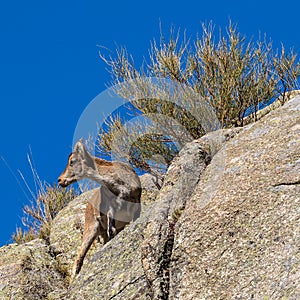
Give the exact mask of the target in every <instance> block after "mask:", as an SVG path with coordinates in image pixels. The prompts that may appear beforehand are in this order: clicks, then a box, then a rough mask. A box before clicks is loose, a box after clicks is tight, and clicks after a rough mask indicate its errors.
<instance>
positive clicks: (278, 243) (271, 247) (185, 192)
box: [0, 96, 300, 300]
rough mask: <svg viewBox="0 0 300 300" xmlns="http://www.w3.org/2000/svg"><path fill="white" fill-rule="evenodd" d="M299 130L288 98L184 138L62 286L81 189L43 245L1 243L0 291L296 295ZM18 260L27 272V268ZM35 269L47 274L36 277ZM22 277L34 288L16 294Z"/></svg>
mask: <svg viewBox="0 0 300 300" xmlns="http://www.w3.org/2000/svg"><path fill="white" fill-rule="evenodd" d="M299 137H300V97H299V96H298V97H296V98H294V99H292V100H290V101H289V102H287V103H286V104H285V105H284V106H283V107H281V108H279V109H277V110H275V111H272V112H270V113H269V114H268V115H266V116H265V117H264V118H262V119H261V120H260V121H258V122H256V123H254V124H250V125H247V126H246V127H244V128H236V129H228V130H220V131H217V132H213V133H210V134H208V135H206V136H204V137H203V138H201V139H199V140H196V141H193V142H191V143H189V144H187V145H186V146H185V147H184V149H182V151H181V152H180V154H179V155H178V157H176V159H175V160H174V161H173V162H172V165H171V166H170V168H169V170H168V172H167V174H166V177H165V180H164V184H163V186H162V188H161V190H160V191H159V192H158V190H155V185H152V183H151V182H152V179H151V178H146V177H145V180H142V184H143V182H144V194H143V198H144V199H145V201H144V203H145V204H144V205H143V213H142V215H141V217H140V218H139V219H138V220H137V221H136V222H134V223H132V224H130V225H129V226H127V227H126V228H125V229H124V230H123V231H122V232H121V233H120V234H118V235H117V236H116V237H115V238H114V239H113V240H112V241H110V242H109V243H107V244H106V245H105V246H103V245H99V244H95V246H94V247H93V249H91V251H90V252H89V254H88V256H87V257H86V259H85V261H84V265H83V268H82V270H81V272H80V274H79V275H78V276H77V277H76V278H75V280H74V281H73V282H72V283H71V284H70V285H69V286H68V287H67V288H66V286H65V284H64V282H67V279H68V276H66V278H65V279H64V278H63V276H64V274H68V272H69V270H70V268H71V265H72V263H73V259H74V257H75V255H76V253H77V250H78V247H79V245H80V239H81V230H82V229H81V228H82V225H83V211H84V201H88V198H89V195H90V194H89V193H92V191H91V192H88V193H86V194H83V195H81V196H80V198H77V199H75V200H74V201H73V202H72V203H70V204H69V206H68V207H66V208H65V209H64V210H62V211H61V212H60V213H59V214H58V216H57V217H56V219H55V221H54V224H53V226H52V230H51V236H50V245H44V244H43V243H42V242H41V241H33V242H31V244H30V243H29V244H25V245H20V246H17V245H9V246H6V247H2V248H1V249H0V251H1V258H2V261H1V262H0V296H2V295H4V296H3V297H2V298H3V299H10V298H9V296H7V295H9V293H11V294H10V295H12V293H16V294H17V293H18V292H19V291H21V292H20V295H21V294H22V295H23V297H24V298H25V299H43V298H47V297H48V299H184V300H186V299H299V298H300V271H299V270H300V210H299V207H300V139H299ZM147 193H148V194H147ZM84 199H85V200H84ZM27 247H29V248H30V247H31V248H34V249H35V250H34V251H35V252H34V253H36V254H35V255H32V253H31V252H30V251H27V252H26V250H25V249H26V248H27ZM17 249H22V254H21V253H20V251H19V250H17ZM23 250H24V252H23ZM9 256H11V257H16V259H14V261H13V262H12V261H11V260H9ZM5 257H7V258H5ZM28 257H29V258H30V259H28ZM39 257H40V259H38V258H39ZM24 261H25V262H26V261H27V262H28V261H29V262H30V263H29V265H30V268H31V270H36V272H33V273H34V274H32V273H30V272H29V273H26V271H25V270H27V269H26V267H25V268H24V266H28V264H26V263H25V264H24ZM46 270H48V272H50V275H49V276H47V278H45V277H44V276H40V277H38V276H37V274H40V272H44V274H46ZM62 270H63V271H62ZM12 274H14V275H12ZM16 274H21V275H20V277H18V276H19V275H16ZM12 276H17V277H16V278H17V279H16V280H15V281H13V280H11V278H12ZM24 276H25V277H24ZM31 276H32V277H31ZM24 278H25V279H24ZM24 280H25V282H27V283H31V284H33V286H34V287H38V286H39V285H42V286H43V287H44V288H43V291H45V292H43V294H38V289H36V288H33V289H32V291H31V294H30V297H27V296H26V297H27V298H26V297H25V296H24V295H26V292H27V291H28V289H26V288H24V287H25V286H30V284H29V285H24ZM26 280H27V281H26ZM58 283H61V284H60V285H59V284H58ZM1 293H2V294H1ZM5 297H6V298H5ZM34 297H36V298H34ZM38 297H40V298H38ZM0 298H1V297H0ZM2 298H1V299H2ZM15 299H22V298H17V297H16V298H15Z"/></svg>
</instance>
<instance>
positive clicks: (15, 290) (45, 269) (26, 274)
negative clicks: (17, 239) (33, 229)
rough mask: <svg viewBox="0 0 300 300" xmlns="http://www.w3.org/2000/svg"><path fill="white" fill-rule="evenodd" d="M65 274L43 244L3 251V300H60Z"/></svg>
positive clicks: (0, 288)
mask: <svg viewBox="0 0 300 300" xmlns="http://www.w3.org/2000/svg"><path fill="white" fill-rule="evenodd" d="M66 288H67V282H65V281H64V273H63V271H62V270H61V268H60V265H59V264H58V262H57V261H56V259H55V257H54V255H53V253H51V251H50V248H49V247H48V246H47V245H45V243H44V242H43V241H42V240H34V241H31V242H29V243H26V244H24V245H17V244H11V245H8V246H4V247H2V248H0V299H20V300H21V299H22V300H23V299H46V298H47V299H59V298H57V297H59V295H61V294H62V292H64V291H65V290H66Z"/></svg>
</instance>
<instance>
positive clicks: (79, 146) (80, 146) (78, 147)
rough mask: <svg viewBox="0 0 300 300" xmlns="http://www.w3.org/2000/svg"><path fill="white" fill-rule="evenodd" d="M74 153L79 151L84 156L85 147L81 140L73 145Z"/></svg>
mask: <svg viewBox="0 0 300 300" xmlns="http://www.w3.org/2000/svg"><path fill="white" fill-rule="evenodd" d="M73 152H74V153H79V154H81V155H82V156H84V154H85V153H86V149H85V147H84V144H83V142H82V140H79V141H78V142H77V143H76V144H75V146H74V150H73Z"/></svg>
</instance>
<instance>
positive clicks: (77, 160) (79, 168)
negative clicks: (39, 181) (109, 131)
mask: <svg viewBox="0 0 300 300" xmlns="http://www.w3.org/2000/svg"><path fill="white" fill-rule="evenodd" d="M91 168H92V169H95V163H94V159H93V157H92V156H91V155H90V154H89V153H88V151H87V150H86V148H85V147H84V145H83V143H82V141H78V142H77V143H76V145H75V146H74V150H73V152H72V153H71V154H70V155H69V158H68V164H67V167H66V169H65V170H64V171H63V172H62V174H61V175H60V176H59V177H58V184H59V185H60V186H62V187H66V186H68V185H69V184H72V183H74V182H76V181H78V180H81V179H83V178H85V177H88V173H89V170H91Z"/></svg>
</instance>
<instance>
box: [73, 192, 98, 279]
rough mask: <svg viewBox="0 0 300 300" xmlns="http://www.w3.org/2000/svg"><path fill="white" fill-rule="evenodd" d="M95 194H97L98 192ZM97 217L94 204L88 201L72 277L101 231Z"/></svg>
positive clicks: (78, 270) (77, 271)
mask: <svg viewBox="0 0 300 300" xmlns="http://www.w3.org/2000/svg"><path fill="white" fill-rule="evenodd" d="M96 196H98V194H97V195H96ZM99 218H100V214H99V215H98V212H96V209H95V207H94V205H93V204H92V203H90V202H88V204H87V206H86V211H85V223H84V231H83V236H82V243H81V247H80V250H79V252H78V254H77V258H76V260H75V262H74V265H73V270H72V279H74V277H75V276H76V275H77V274H78V273H79V272H80V269H81V267H82V264H83V260H84V258H85V255H86V253H87V252H88V250H89V249H90V247H91V245H92V243H93V242H94V240H95V239H96V238H97V237H98V236H99V234H100V232H101V223H100V219H99Z"/></svg>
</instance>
